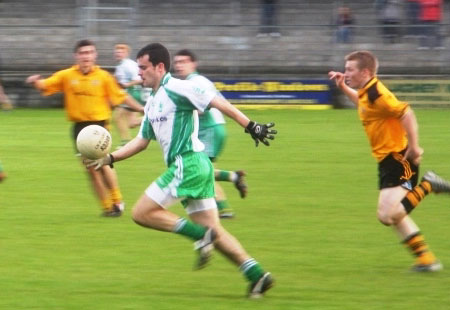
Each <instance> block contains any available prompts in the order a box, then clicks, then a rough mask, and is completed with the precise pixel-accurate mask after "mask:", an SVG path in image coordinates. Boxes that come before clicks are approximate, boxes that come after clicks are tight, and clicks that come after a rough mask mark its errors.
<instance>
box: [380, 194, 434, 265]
mask: <svg viewBox="0 0 450 310" xmlns="http://www.w3.org/2000/svg"><path fill="white" fill-rule="evenodd" d="M413 190H414V189H413ZM413 190H412V191H409V190H407V189H405V188H403V187H402V186H396V187H391V188H384V189H382V190H381V191H380V195H379V201H378V212H377V215H378V219H379V220H380V222H381V223H383V224H385V225H387V226H391V225H392V227H393V228H394V230H395V231H396V232H397V233H398V235H399V237H400V238H401V240H402V241H403V243H404V244H405V245H406V246H407V247H408V249H409V250H410V252H411V253H412V254H413V256H414V257H416V262H415V265H414V266H413V269H414V270H416V271H437V270H440V269H441V268H442V266H441V264H440V263H439V261H438V260H437V259H436V257H435V256H434V254H433V253H432V252H431V251H430V249H429V248H428V245H427V243H426V241H425V239H424V237H423V235H422V234H421V232H420V230H419V228H418V227H417V225H416V224H415V223H414V221H413V220H412V219H411V218H410V217H409V216H408V212H407V211H406V209H405V206H404V204H406V202H405V199H407V197H408V195H411V193H412V192H413ZM416 205H417V204H416Z"/></svg>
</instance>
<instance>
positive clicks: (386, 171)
mask: <svg viewBox="0 0 450 310" xmlns="http://www.w3.org/2000/svg"><path fill="white" fill-rule="evenodd" d="M405 151H406V150H403V151H401V152H400V153H391V154H389V155H388V156H387V157H386V158H384V159H383V160H382V161H381V162H379V163H378V181H379V189H383V188H388V187H396V186H399V185H400V186H402V187H404V188H406V189H409V190H411V189H412V188H413V187H415V186H416V185H417V181H418V179H419V166H416V165H414V164H413V163H411V162H410V161H409V160H403V155H404V154H405Z"/></svg>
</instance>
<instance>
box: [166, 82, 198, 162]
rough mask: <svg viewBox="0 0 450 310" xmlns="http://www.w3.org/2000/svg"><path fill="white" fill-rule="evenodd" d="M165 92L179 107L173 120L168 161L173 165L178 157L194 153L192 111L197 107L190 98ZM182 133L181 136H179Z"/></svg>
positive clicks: (169, 91)
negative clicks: (190, 152)
mask: <svg viewBox="0 0 450 310" xmlns="http://www.w3.org/2000/svg"><path fill="white" fill-rule="evenodd" d="M164 90H165V91H166V93H167V96H169V98H170V100H172V102H173V103H174V104H175V106H176V107H177V108H176V111H175V117H174V120H173V129H172V137H171V143H170V147H169V154H168V157H167V161H168V162H169V163H171V162H172V161H173V160H174V159H175V156H176V155H178V154H183V153H186V152H189V151H193V149H192V140H191V135H192V133H193V131H194V115H193V112H192V111H193V109H195V107H194V105H193V104H192V103H191V102H190V101H189V99H188V98H186V97H184V96H182V95H180V94H177V93H175V92H173V91H171V90H168V89H167V88H164ZM186 111H188V112H189V111H190V113H186ZM180 133H181V136H180V135H179V134H180ZM174 135H177V136H174Z"/></svg>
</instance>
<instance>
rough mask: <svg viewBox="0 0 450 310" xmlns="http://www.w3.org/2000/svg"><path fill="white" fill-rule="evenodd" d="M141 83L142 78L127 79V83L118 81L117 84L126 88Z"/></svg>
mask: <svg viewBox="0 0 450 310" xmlns="http://www.w3.org/2000/svg"><path fill="white" fill-rule="evenodd" d="M141 84H142V80H135V81H129V82H128V83H120V82H119V85H120V86H121V87H122V88H128V87H131V86H134V85H141Z"/></svg>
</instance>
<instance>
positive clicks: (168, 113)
mask: <svg viewBox="0 0 450 310" xmlns="http://www.w3.org/2000/svg"><path fill="white" fill-rule="evenodd" d="M215 96H216V93H215V92H213V91H210V90H207V89H204V88H202V87H200V86H199V85H197V84H196V83H193V82H192V81H187V80H179V79H176V78H173V77H172V76H171V75H170V73H166V75H164V77H163V79H162V80H161V84H160V87H159V88H158V90H157V91H156V92H152V93H151V95H150V97H149V98H148V99H147V103H146V105H145V116H144V118H143V120H142V123H141V128H140V130H139V134H138V136H139V137H141V138H143V139H148V140H157V141H158V143H159V144H160V146H161V148H162V150H163V153H164V161H165V162H166V164H167V165H168V166H169V165H170V164H171V163H172V162H173V161H174V160H175V156H176V155H182V154H184V153H187V152H201V151H203V149H204V145H203V143H202V142H200V140H199V139H198V126H199V124H198V111H197V110H199V111H201V112H203V111H204V110H205V109H206V108H207V106H208V105H209V103H210V102H211V100H212V99H213V98H214V97H215Z"/></svg>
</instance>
